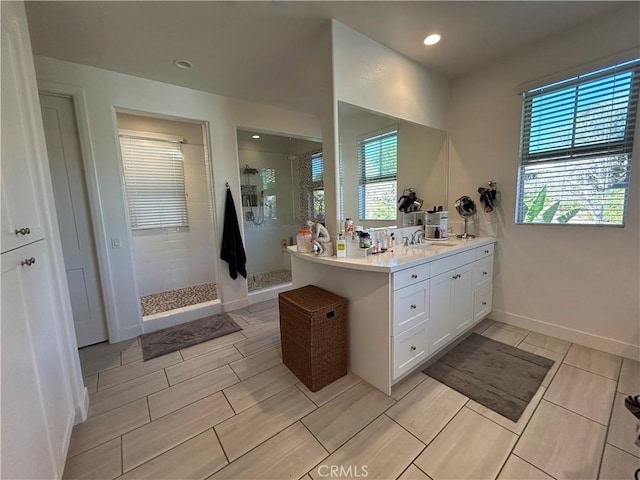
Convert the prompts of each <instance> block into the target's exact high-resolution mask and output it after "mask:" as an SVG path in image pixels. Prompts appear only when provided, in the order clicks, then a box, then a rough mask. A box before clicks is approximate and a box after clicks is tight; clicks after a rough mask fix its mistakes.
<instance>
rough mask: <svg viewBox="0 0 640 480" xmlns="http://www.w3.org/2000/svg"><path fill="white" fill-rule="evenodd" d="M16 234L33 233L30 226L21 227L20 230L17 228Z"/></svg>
mask: <svg viewBox="0 0 640 480" xmlns="http://www.w3.org/2000/svg"><path fill="white" fill-rule="evenodd" d="M15 232H16V235H29V234H30V233H31V229H29V228H28V227H25V228H21V229H20V230H17V229H16V231H15Z"/></svg>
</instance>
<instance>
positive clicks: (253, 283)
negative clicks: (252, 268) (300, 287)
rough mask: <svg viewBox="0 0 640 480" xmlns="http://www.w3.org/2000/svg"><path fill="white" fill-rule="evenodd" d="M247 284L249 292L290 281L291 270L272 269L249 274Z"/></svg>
mask: <svg viewBox="0 0 640 480" xmlns="http://www.w3.org/2000/svg"><path fill="white" fill-rule="evenodd" d="M248 276H249V278H248V279H247V286H248V288H249V291H250V292H254V291H256V290H262V289H263V288H269V287H274V286H276V285H282V284H283V283H291V270H274V271H272V272H265V273H256V274H249V275H248Z"/></svg>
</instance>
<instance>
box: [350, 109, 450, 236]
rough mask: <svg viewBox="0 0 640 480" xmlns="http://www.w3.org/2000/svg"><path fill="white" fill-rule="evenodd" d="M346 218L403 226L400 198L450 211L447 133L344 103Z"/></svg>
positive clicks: (371, 224)
mask: <svg viewBox="0 0 640 480" xmlns="http://www.w3.org/2000/svg"><path fill="white" fill-rule="evenodd" d="M338 122H339V124H338V126H339V138H340V140H339V141H340V152H339V155H340V156H339V158H340V168H341V170H342V175H341V189H340V190H341V192H340V205H341V207H340V208H341V212H340V213H341V217H342V218H351V219H353V221H354V222H355V223H356V224H358V225H363V226H364V227H380V226H388V225H399V226H400V225H402V214H401V213H400V212H399V211H398V198H399V197H400V196H401V195H402V194H403V191H404V190H405V189H408V188H412V189H413V190H414V191H415V192H416V194H417V196H418V197H419V198H421V199H422V200H424V205H423V209H424V210H429V209H431V208H433V206H440V205H442V206H443V208H445V209H446V206H447V184H448V174H449V161H448V159H449V151H448V144H449V142H448V136H447V132H445V131H443V130H437V129H435V128H429V127H426V126H424V125H418V124H415V123H411V122H407V121H404V120H400V119H397V118H392V117H389V116H385V115H382V114H379V113H375V112H371V111H368V110H365V109H362V108H360V107H356V106H354V105H350V104H348V103H344V102H338Z"/></svg>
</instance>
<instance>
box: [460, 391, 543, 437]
mask: <svg viewBox="0 0 640 480" xmlns="http://www.w3.org/2000/svg"><path fill="white" fill-rule="evenodd" d="M538 388H539V389H540V388H542V389H543V390H545V391H546V387H543V386H542V385H540V386H539V387H538ZM536 393H538V392H537V391H536ZM534 396H535V394H534ZM543 398H544V392H543V393H542V396H541V397H540V402H541V401H542V400H543ZM531 400H533V397H531ZM531 400H529V403H527V406H529V404H530V403H531ZM471 401H474V402H476V401H475V400H473V398H469V400H468V401H467V402H466V403H465V404H464V406H465V407H467V408H468V409H469V410H471V411H472V412H475V413H477V414H478V415H480V416H482V417H484V418H486V419H487V420H489V421H491V422H493V423H495V424H496V425H498V426H499V427H502V428H504V429H505V430H508V431H510V432H511V433H513V434H514V435H517V436H518V437H521V436H522V434H523V433H524V431H525V429H526V428H527V425H529V422H530V421H531V419H532V418H533V414H534V413H536V410H537V409H538V406H539V405H540V402H538V405H536V407H535V408H534V409H533V412H531V416H530V417H529V420H527V422H526V423H525V425H524V426H523V427H522V432H520V433H516V432H514V431H513V430H511V429H510V428H507V427H505V426H504V425H500V424H499V423H498V422H496V421H495V420H493V419H492V418H489V417H487V416H486V415H484V414H483V413H481V412H476V411H475V410H474V409H473V408H471V407H470V406H469V402H471ZM476 403H477V404H478V405H480V406H482V407H484V408H486V409H488V410H491V409H490V408H489V407H485V406H484V405H482V404H481V403H478V402H476ZM525 409H526V407H525ZM491 411H492V412H494V413H498V412H496V411H495V410H491ZM522 414H524V411H523V412H522ZM498 415H500V414H499V413H498ZM500 416H501V417H503V418H507V417H504V416H503V415H500ZM507 420H510V419H508V418H507ZM510 421H512V422H513V420H510ZM518 421H520V420H519V419H518ZM513 423H514V424H517V423H518V422H513Z"/></svg>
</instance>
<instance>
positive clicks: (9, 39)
mask: <svg viewBox="0 0 640 480" xmlns="http://www.w3.org/2000/svg"><path fill="white" fill-rule="evenodd" d="M0 3H1V5H2V16H1V18H2V42H1V44H2V47H1V48H2V54H1V55H2V57H1V58H2V65H1V72H2V73H1V75H2V78H1V80H0V81H1V83H2V89H1V98H0V102H1V104H2V109H1V110H2V119H1V122H2V129H1V133H0V137H1V141H0V151H1V152H2V162H1V165H0V171H1V174H0V183H1V188H2V195H1V200H0V203H1V204H2V205H1V207H0V210H1V218H0V228H1V233H0V235H1V236H0V244H1V245H2V247H1V248H2V251H3V252H6V251H9V250H12V249H14V248H17V247H19V246H21V245H26V244H28V243H32V242H34V241H36V240H38V239H40V238H42V237H43V236H44V228H43V221H44V219H43V215H42V211H41V205H42V200H41V197H40V194H39V192H40V185H38V181H39V179H40V178H41V172H40V171H39V169H38V166H39V165H40V164H44V165H46V159H45V161H44V162H41V158H40V157H41V156H42V155H44V156H46V151H44V150H41V149H39V148H38V147H39V146H41V145H43V144H44V142H39V141H34V139H35V138H37V137H41V135H42V126H41V121H42V120H41V117H40V113H39V112H40V110H39V106H38V97H37V91H38V90H37V87H36V84H35V74H34V73H33V63H32V62H33V59H32V57H31V53H30V48H29V45H28V43H27V42H28V41H29V40H28V34H27V33H26V32H22V31H21V22H20V18H19V16H18V15H17V14H16V10H17V9H18V8H24V7H22V5H21V4H17V2H0ZM16 232H17V233H16Z"/></svg>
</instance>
